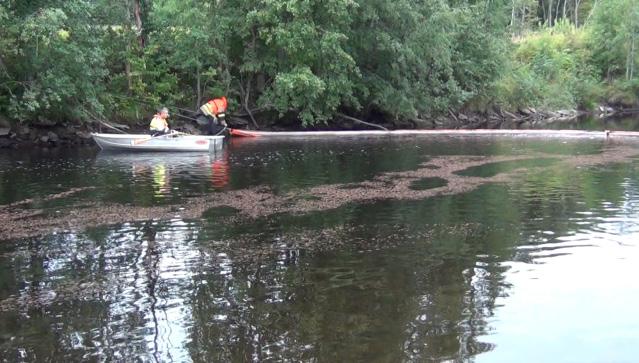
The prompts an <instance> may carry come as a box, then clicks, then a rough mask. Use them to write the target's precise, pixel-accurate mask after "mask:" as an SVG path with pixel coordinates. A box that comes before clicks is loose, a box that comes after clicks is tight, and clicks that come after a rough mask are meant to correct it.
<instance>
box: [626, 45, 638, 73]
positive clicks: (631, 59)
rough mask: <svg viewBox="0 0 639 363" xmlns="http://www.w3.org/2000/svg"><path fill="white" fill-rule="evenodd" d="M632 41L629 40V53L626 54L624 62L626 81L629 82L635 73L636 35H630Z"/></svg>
mask: <svg viewBox="0 0 639 363" xmlns="http://www.w3.org/2000/svg"><path fill="white" fill-rule="evenodd" d="M631 37H632V39H631V40H630V42H631V43H630V52H628V58H627V61H626V80H628V81H629V80H631V79H632V77H633V76H634V71H635V38H636V34H634V33H633V34H632V35H631Z"/></svg>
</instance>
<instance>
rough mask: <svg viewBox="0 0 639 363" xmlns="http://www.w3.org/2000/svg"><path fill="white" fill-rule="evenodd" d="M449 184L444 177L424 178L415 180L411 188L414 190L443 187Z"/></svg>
mask: <svg viewBox="0 0 639 363" xmlns="http://www.w3.org/2000/svg"><path fill="white" fill-rule="evenodd" d="M447 184H448V181H447V180H446V179H443V178H437V177H434V178H423V179H418V180H415V181H413V182H412V183H411V185H410V187H409V188H410V189H413V190H427V189H435V188H439V187H443V186H446V185H447Z"/></svg>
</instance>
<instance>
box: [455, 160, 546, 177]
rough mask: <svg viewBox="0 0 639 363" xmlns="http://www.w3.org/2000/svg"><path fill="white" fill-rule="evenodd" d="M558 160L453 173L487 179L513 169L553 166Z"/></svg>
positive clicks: (509, 163) (510, 163)
mask: <svg viewBox="0 0 639 363" xmlns="http://www.w3.org/2000/svg"><path fill="white" fill-rule="evenodd" d="M557 161H558V159H554V158H553V159H551V158H542V159H529V160H511V161H501V162H496V163H489V164H484V165H477V166H472V167H470V168H467V169H464V170H461V171H457V172H455V174H456V175H460V176H473V177H479V178H489V177H493V176H495V175H497V174H501V173H507V172H510V171H513V170H515V169H528V168H536V167H546V166H551V165H552V164H555V163H556V162H557Z"/></svg>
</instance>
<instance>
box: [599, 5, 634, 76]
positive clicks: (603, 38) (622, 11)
mask: <svg viewBox="0 0 639 363" xmlns="http://www.w3.org/2000/svg"><path fill="white" fill-rule="evenodd" d="M590 32H591V36H590V42H589V46H590V47H591V49H592V50H593V63H594V64H595V65H596V66H597V68H598V69H599V71H601V72H602V74H603V76H604V77H606V78H607V79H608V80H612V79H614V78H620V77H625V78H626V80H630V79H631V78H633V73H635V72H634V69H635V67H636V65H637V61H638V60H639V6H637V2H636V0H609V1H603V2H601V3H600V4H599V5H598V6H597V8H596V9H595V10H594V12H593V16H592V26H591V27H590Z"/></svg>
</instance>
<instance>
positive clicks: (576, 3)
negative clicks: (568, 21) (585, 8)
mask: <svg viewBox="0 0 639 363" xmlns="http://www.w3.org/2000/svg"><path fill="white" fill-rule="evenodd" d="M580 3H581V0H575V26H576V27H579V4H580Z"/></svg>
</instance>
